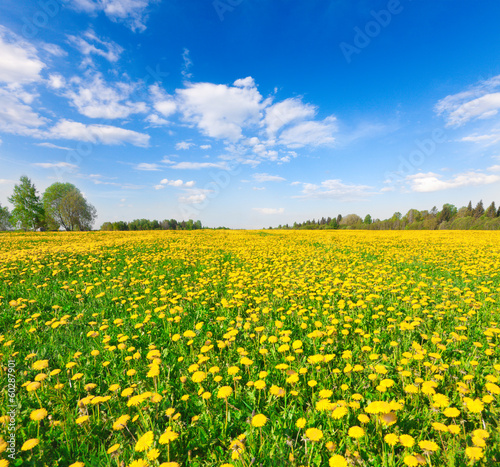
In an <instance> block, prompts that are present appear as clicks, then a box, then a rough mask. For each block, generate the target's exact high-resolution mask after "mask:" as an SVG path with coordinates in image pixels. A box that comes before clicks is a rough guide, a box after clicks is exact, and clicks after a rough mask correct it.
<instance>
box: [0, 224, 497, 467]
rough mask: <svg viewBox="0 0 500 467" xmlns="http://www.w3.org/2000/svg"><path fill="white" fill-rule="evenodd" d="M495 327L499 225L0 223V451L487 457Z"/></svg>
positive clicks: (18, 459)
mask: <svg viewBox="0 0 500 467" xmlns="http://www.w3.org/2000/svg"><path fill="white" fill-rule="evenodd" d="M499 324H500V232H487V231H482V232H477V231H476V232H474V231H468V232H455V231H450V232H448V231H447V232H440V231H426V232H391V231H389V232H363V231H356V232H351V231H341V232H339V231H333V232H332V231H327V232H299V231H279V232H276V231H274V232H269V231H195V232H175V231H174V232H172V231H159V232H158V231H156V232H122V233H119V232H109V233H107V232H88V233H74V234H72V233H36V234H3V235H0V375H1V381H2V390H1V392H0V411H1V412H0V416H1V418H0V467H5V466H7V465H9V466H11V465H12V466H18V465H23V466H45V465H47V466H63V467H66V466H69V465H71V466H73V467H83V466H114V465H116V466H119V467H122V466H132V467H142V466H156V467H158V466H162V467H175V466H200V467H201V466H214V467H221V466H224V467H230V466H234V467H250V466H251V465H254V466H331V467H340V466H418V465H432V466H466V465H472V464H474V465H480V466H495V465H500V427H499V424H500V401H499V398H500V382H499V380H500V346H499V345H498V344H499V339H500V326H499ZM7 389H8V390H7ZM11 436H14V438H12V437H11ZM14 440H15V446H14ZM13 446H14V447H13Z"/></svg>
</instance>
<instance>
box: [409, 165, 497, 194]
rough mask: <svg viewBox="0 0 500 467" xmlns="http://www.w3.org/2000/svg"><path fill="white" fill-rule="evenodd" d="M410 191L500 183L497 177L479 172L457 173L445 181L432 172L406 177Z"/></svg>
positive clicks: (423, 191)
mask: <svg viewBox="0 0 500 467" xmlns="http://www.w3.org/2000/svg"><path fill="white" fill-rule="evenodd" d="M406 180H407V181H408V183H409V185H410V189H411V190H412V191H416V192H420V193H429V192H432V191H441V190H449V189H452V188H463V187H467V186H477V185H489V184H491V183H496V182H498V181H500V176H499V175H489V174H485V173H483V172H480V171H472V170H471V171H469V172H464V173H459V174H456V175H454V176H453V177H451V178H448V179H445V178H443V176H442V175H439V174H436V173H434V172H428V173H418V174H414V175H409V176H407V177H406Z"/></svg>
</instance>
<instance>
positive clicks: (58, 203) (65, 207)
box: [43, 182, 97, 230]
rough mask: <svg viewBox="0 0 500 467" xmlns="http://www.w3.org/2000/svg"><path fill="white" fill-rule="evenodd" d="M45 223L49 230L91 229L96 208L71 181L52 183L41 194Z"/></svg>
mask: <svg viewBox="0 0 500 467" xmlns="http://www.w3.org/2000/svg"><path fill="white" fill-rule="evenodd" d="M43 207H44V209H45V215H46V220H47V225H48V227H49V229H51V230H58V229H59V228H60V227H63V228H64V229H65V230H91V229H92V225H93V223H94V220H95V218H96V216H97V214H96V209H95V207H94V206H92V205H91V204H90V203H89V202H88V201H87V200H86V199H85V198H84V197H83V195H82V193H81V192H80V190H79V189H78V188H77V187H76V186H75V185H73V184H71V183H60V182H57V183H53V184H52V185H50V186H49V187H48V188H47V189H46V190H45V193H44V194H43Z"/></svg>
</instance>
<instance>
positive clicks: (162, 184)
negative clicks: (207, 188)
mask: <svg viewBox="0 0 500 467" xmlns="http://www.w3.org/2000/svg"><path fill="white" fill-rule="evenodd" d="M194 185H195V182H194V181H193V180H191V181H189V182H184V181H183V180H169V179H168V178H164V179H163V180H162V181H161V182H160V183H159V184H158V185H155V186H154V188H155V189H156V190H161V189H163V188H165V187H166V186H173V187H177V188H192V187H193V186H194Z"/></svg>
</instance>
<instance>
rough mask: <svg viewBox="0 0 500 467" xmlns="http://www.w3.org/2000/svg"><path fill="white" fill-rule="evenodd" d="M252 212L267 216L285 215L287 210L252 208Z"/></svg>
mask: <svg viewBox="0 0 500 467" xmlns="http://www.w3.org/2000/svg"><path fill="white" fill-rule="evenodd" d="M252 210H253V211H257V212H259V213H260V214H266V215H269V214H283V213H284V212H285V208H252Z"/></svg>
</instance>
